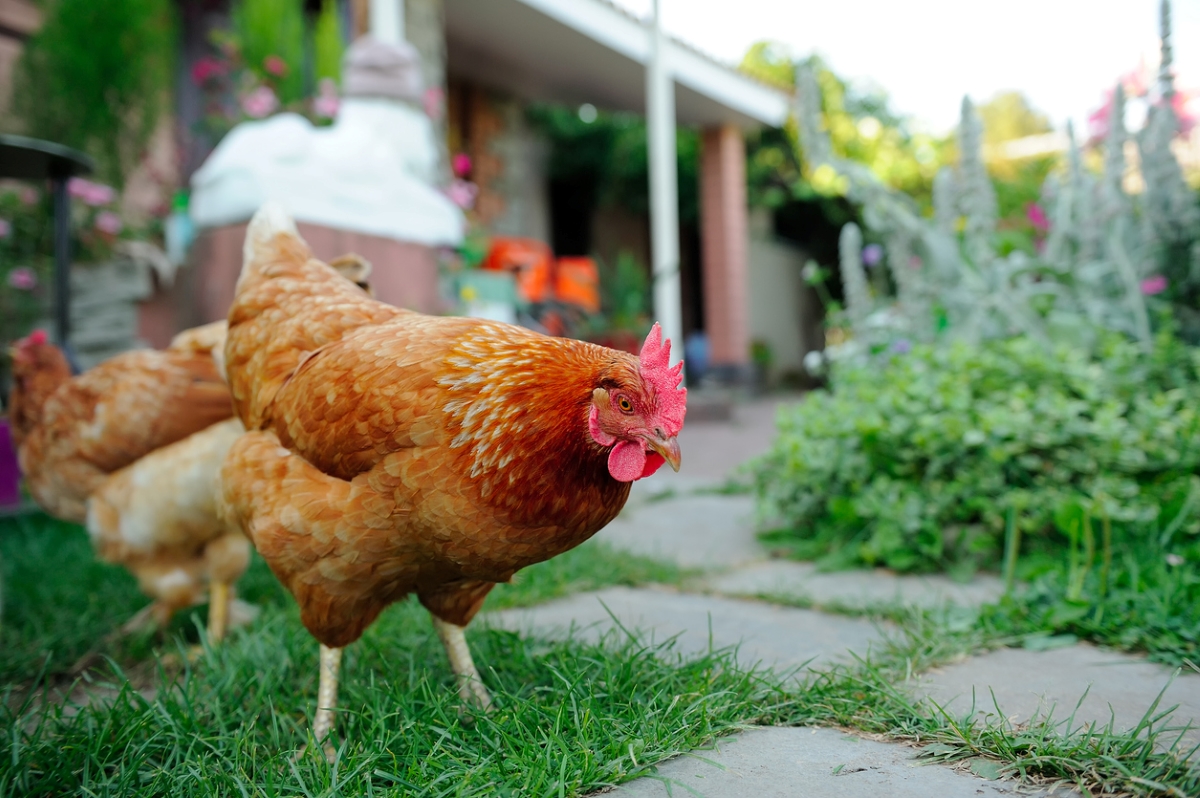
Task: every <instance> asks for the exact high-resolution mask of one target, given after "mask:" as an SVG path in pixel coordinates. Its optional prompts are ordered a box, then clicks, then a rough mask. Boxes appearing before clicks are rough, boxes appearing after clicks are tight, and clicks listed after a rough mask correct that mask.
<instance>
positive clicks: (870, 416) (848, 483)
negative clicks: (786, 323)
mask: <svg viewBox="0 0 1200 798" xmlns="http://www.w3.org/2000/svg"><path fill="white" fill-rule="evenodd" d="M1198 368H1200V357H1198V354H1197V350H1192V349H1189V348H1188V347H1185V346H1183V345H1181V344H1179V343H1176V342H1174V341H1173V340H1172V339H1171V338H1170V337H1169V336H1167V335H1165V334H1164V335H1163V336H1160V338H1159V339H1158V341H1157V343H1156V347H1155V349H1154V351H1153V353H1152V354H1151V355H1145V354H1142V353H1141V352H1140V351H1139V350H1138V348H1137V347H1135V346H1134V345H1133V344H1131V343H1129V342H1127V341H1126V340H1123V339H1118V338H1116V337H1113V338H1109V339H1106V340H1105V342H1104V343H1103V344H1102V345H1101V347H1100V348H1099V351H1098V352H1097V354H1095V355H1094V356H1093V355H1088V354H1085V353H1082V352H1080V351H1077V350H1072V349H1069V348H1063V347H1060V348H1052V347H1049V346H1047V345H1045V344H1041V343H1038V342H1036V341H1034V340H1032V339H1029V338H1015V339H1010V340H1005V341H993V342H990V343H986V344H983V345H978V346H972V345H968V344H956V345H953V346H948V347H947V346H943V347H942V348H937V347H932V346H920V347H916V348H914V349H912V351H911V352H908V353H906V354H903V355H899V356H896V357H893V358H892V360H891V361H890V362H889V363H887V364H886V365H884V366H882V367H878V368H875V367H872V368H864V367H859V368H850V367H845V368H843V369H841V370H837V371H835V373H834V378H833V388H832V391H831V392H824V391H822V392H816V393H813V394H811V395H810V396H808V397H807V398H806V399H805V401H803V402H802V403H801V404H800V405H798V406H796V407H794V408H788V409H785V410H783V411H781V413H780V417H779V437H778V440H777V441H776V442H775V444H774V446H773V447H772V449H771V450H770V451H769V452H768V453H767V454H766V455H765V456H763V457H762V458H761V459H760V460H758V461H757V462H756V463H755V464H754V465H753V471H754V483H755V488H756V492H757V495H758V499H759V503H760V512H761V513H762V514H763V515H764V516H765V517H766V518H769V519H772V520H773V521H776V522H778V523H779V524H780V528H779V529H778V530H777V531H775V532H773V533H771V534H769V535H768V537H769V539H771V540H772V541H773V542H774V543H776V544H777V545H779V546H781V547H783V548H786V549H788V550H789V551H790V552H791V553H793V554H795V555H797V556H801V557H805V558H818V557H824V558H826V561H827V562H829V563H830V564H845V565H848V564H852V563H867V564H878V565H887V566H889V567H891V568H895V569H897V570H902V571H909V570H933V569H948V570H955V569H963V570H971V569H974V568H977V567H980V566H984V565H986V566H990V567H995V566H997V565H998V562H999V558H1000V552H1001V549H1002V547H1003V541H1004V528H1005V521H1006V517H1007V515H1008V514H1009V513H1010V512H1011V513H1012V514H1013V516H1014V518H1015V519H1016V523H1017V524H1018V526H1019V527H1020V530H1021V532H1022V534H1023V538H1024V540H1025V542H1026V546H1027V547H1033V548H1037V547H1039V546H1042V547H1045V546H1046V544H1047V543H1053V542H1054V541H1055V540H1056V538H1055V536H1056V535H1058V534H1060V533H1058V532H1056V531H1055V520H1056V513H1058V515H1059V516H1060V517H1061V515H1062V512H1063V511H1064V508H1068V507H1071V506H1079V503H1080V502H1084V503H1086V504H1087V506H1088V507H1090V508H1096V509H1095V512H1096V513H1097V514H1105V515H1107V516H1108V517H1110V518H1111V519H1112V521H1113V522H1114V523H1116V524H1117V526H1118V528H1119V529H1120V530H1122V531H1123V532H1124V531H1128V532H1130V533H1131V534H1137V533H1138V530H1143V529H1149V528H1150V525H1151V524H1152V522H1155V521H1156V520H1157V516H1158V514H1159V511H1160V508H1161V507H1162V506H1163V505H1164V504H1166V503H1169V502H1173V501H1174V502H1177V501H1178V499H1179V496H1180V495H1181V494H1186V493H1187V491H1188V482H1187V477H1188V474H1190V473H1192V472H1193V471H1194V470H1195V469H1196V466H1197V465H1198V464H1200V419H1198V418H1197V414H1196V408H1197V407H1200V380H1198ZM1142 534H1146V532H1142ZM1058 540H1059V541H1061V538H1058Z"/></svg>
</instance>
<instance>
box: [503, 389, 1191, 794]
mask: <svg viewBox="0 0 1200 798" xmlns="http://www.w3.org/2000/svg"><path fill="white" fill-rule="evenodd" d="M778 404H779V402H778V401H772V400H768V401H757V402H753V403H748V404H743V405H739V406H738V407H736V408H735V411H734V418H733V421H732V422H731V423H722V424H717V423H711V424H703V423H701V424H693V425H691V426H688V427H685V428H684V433H683V434H682V435H681V436H680V438H681V441H680V444H681V448H682V450H683V455H684V467H683V471H682V473H680V474H674V473H670V472H668V473H666V474H663V473H661V472H660V473H659V474H656V475H655V476H654V477H651V478H650V479H647V480H644V481H642V482H640V483H638V484H637V485H635V489H634V492H633V494H632V496H631V498H630V501H629V504H628V505H627V506H626V509H625V511H624V512H623V513H622V514H621V516H620V517H619V518H618V519H616V520H615V521H614V522H613V523H612V524H610V525H609V526H608V527H607V528H606V529H605V530H604V531H602V532H601V533H600V535H599V538H600V539H601V540H603V541H606V542H607V543H609V544H610V545H612V546H615V547H618V548H622V549H625V550H627V551H630V552H633V553H638V554H643V555H649V556H654V557H660V558H664V559H670V560H672V561H674V562H676V563H678V564H679V565H681V566H683V567H686V568H690V569H696V570H697V571H700V572H701V575H700V576H698V577H697V578H695V579H693V580H691V581H689V582H688V583H687V584H686V585H685V590H684V591H682V592H681V591H677V590H668V589H659V588H637V589H633V588H609V589H606V590H602V591H598V592H594V593H585V594H578V595H575V596H570V597H568V598H565V599H562V600H560V601H555V602H551V603H549V604H544V605H541V606H538V607H532V608H528V609H521V610H507V611H503V612H498V613H493V614H490V615H489V616H487V621H486V622H488V623H492V624H496V625H499V626H503V627H505V628H510V629H518V630H526V631H532V630H537V631H538V632H539V633H541V634H566V633H574V634H576V635H579V636H581V637H583V638H585V639H586V638H591V639H595V638H596V637H597V636H598V635H600V634H602V633H603V632H604V631H605V630H607V629H611V628H612V627H613V625H614V619H615V620H616V621H618V622H619V623H620V624H621V625H622V626H624V627H625V628H626V629H630V630H638V631H639V632H641V633H643V634H645V635H646V636H647V637H648V638H649V639H651V640H656V641H662V640H666V639H668V638H674V640H675V646H676V649H677V650H678V651H679V652H681V653H684V654H687V653H694V652H702V651H705V650H707V648H708V647H709V645H712V646H713V647H714V648H723V647H727V646H737V647H738V659H739V661H740V662H742V663H744V664H747V665H748V664H755V663H758V664H762V665H764V666H767V667H772V668H776V669H780V670H785V671H790V670H794V669H796V668H800V667H819V666H820V665H822V664H827V663H830V662H833V661H836V660H839V659H844V658H846V657H848V656H850V655H851V652H853V653H856V654H859V655H863V654H866V653H867V652H868V651H869V650H870V647H871V646H872V645H873V644H874V645H877V644H878V642H879V641H880V639H881V638H882V637H883V636H884V635H885V634H886V632H887V627H886V625H885V624H876V623H872V622H870V621H867V620H864V619H862V618H855V617H849V616H846V615H844V614H843V615H839V614H831V613H826V612H820V611H816V610H810V609H798V608H796V607H788V606H778V605H776V604H772V603H769V602H768V601H765V600H762V599H764V598H775V599H778V600H780V601H781V602H782V603H785V604H809V605H811V606H813V607H822V606H824V607H831V606H839V605H840V606H841V607H858V608H869V607H872V606H879V605H881V604H889V605H894V604H895V603H897V602H899V603H910V604H916V605H920V606H935V605H942V604H945V603H947V602H952V603H954V604H958V605H962V606H977V605H979V604H981V603H983V602H986V601H990V600H994V599H995V598H996V597H997V596H999V595H1000V593H1001V590H1002V586H1001V585H1000V583H999V580H997V579H994V578H988V577H981V578H978V579H976V580H975V581H973V582H972V583H970V584H965V585H964V584H958V583H955V582H953V581H951V580H949V579H946V578H944V577H911V576H899V575H895V574H890V573H887V572H884V571H879V570H876V571H858V572H843V573H834V574H823V573H819V572H817V570H816V569H815V568H813V567H812V566H811V565H808V564H804V563H794V562H782V561H771V560H769V559H768V558H767V552H766V551H765V550H764V549H763V547H762V546H761V545H760V544H759V542H758V540H757V539H756V538H755V536H754V520H753V502H752V500H751V499H750V497H749V496H746V495H727V494H722V493H719V492H717V489H718V488H719V487H721V486H722V485H725V484H726V482H727V480H728V479H729V478H730V476H732V475H733V468H734V467H736V466H737V465H738V464H739V463H740V462H742V461H743V460H744V459H745V458H747V457H749V456H753V455H754V454H757V453H759V452H761V451H762V450H764V449H765V448H766V447H767V445H768V444H769V442H770V440H771V436H772V430H773V421H772V420H773V418H774V415H775V411H776V408H777V406H778ZM1172 673H1173V670H1172V669H1170V668H1166V667H1164V666H1161V665H1157V664H1154V663H1150V662H1148V661H1146V660H1145V659H1144V658H1141V657H1136V656H1130V655H1125V654H1120V653H1116V652H1109V651H1103V650H1100V649H1097V648H1095V647H1092V646H1088V645H1082V644H1081V645H1076V646H1072V647H1069V648H1062V649H1056V650H1050V651H1028V650H1016V649H1007V650H1002V651H996V652H992V653H989V654H984V655H981V656H975V657H970V658H967V659H965V660H964V661H963V662H960V663H956V664H953V665H950V666H947V667H943V668H939V669H935V670H933V671H931V672H929V673H926V674H922V675H920V676H918V677H916V678H914V680H913V682H912V689H913V690H914V693H915V694H916V695H918V696H924V697H928V698H930V699H932V700H934V701H936V702H938V703H939V704H944V705H946V706H947V707H948V708H950V709H951V710H952V711H954V712H956V713H959V714H961V715H965V714H967V713H969V712H970V709H971V700H972V695H973V694H974V696H975V701H976V707H977V710H978V711H980V712H982V713H983V714H984V715H987V714H989V713H990V714H992V715H993V716H995V715H996V711H995V708H994V706H993V703H992V694H993V693H994V694H995V696H996V700H997V702H998V703H999V705H1000V707H1001V710H1002V714H1003V716H1004V717H1005V718H1007V719H1008V720H1010V721H1013V722H1023V721H1026V720H1028V719H1029V718H1030V716H1031V715H1032V714H1033V713H1034V712H1039V711H1040V712H1042V713H1043V714H1044V713H1045V712H1046V711H1047V710H1048V709H1049V708H1050V707H1051V706H1054V707H1055V708H1054V714H1053V717H1054V718H1056V719H1065V718H1066V717H1067V716H1068V715H1070V713H1071V711H1072V710H1073V709H1074V707H1075V704H1076V702H1077V701H1078V700H1079V698H1080V697H1081V696H1082V695H1083V694H1084V692H1085V691H1087V690H1088V689H1089V686H1090V692H1089V693H1088V698H1087V700H1086V701H1085V703H1084V704H1083V705H1082V707H1081V708H1080V711H1079V712H1078V713H1077V715H1076V718H1075V725H1076V726H1078V725H1079V724H1080V723H1081V722H1084V721H1092V720H1098V721H1102V722H1107V721H1108V718H1109V707H1110V706H1111V708H1112V713H1113V715H1114V716H1115V719H1116V726H1117V727H1118V728H1119V729H1130V728H1133V727H1135V726H1136V724H1137V723H1138V721H1139V720H1140V719H1141V717H1142V715H1143V713H1144V712H1145V711H1146V709H1147V708H1148V707H1149V706H1150V703H1151V702H1152V701H1153V700H1154V698H1155V696H1157V694H1158V692H1159V691H1160V690H1162V689H1163V687H1164V686H1166V685H1167V683H1168V681H1169V680H1170V678H1171V675H1172ZM1174 704H1178V705H1179V709H1178V710H1177V711H1176V712H1175V714H1174V715H1173V716H1172V723H1173V724H1174V725H1184V724H1186V723H1188V722H1192V723H1193V724H1194V725H1196V726H1198V727H1200V674H1195V673H1188V674H1182V675H1180V676H1179V677H1178V678H1177V679H1176V680H1175V682H1174V684H1172V686H1171V688H1170V689H1169V690H1168V692H1167V694H1166V696H1165V697H1164V700H1163V703H1162V705H1161V706H1160V708H1159V709H1160V711H1161V710H1165V709H1167V708H1169V707H1171V706H1172V705H1174ZM1189 735H1190V736H1189V737H1188V739H1189V740H1191V741H1192V742H1193V744H1194V743H1196V742H1200V732H1197V731H1195V730H1193V731H1192V732H1190V733H1189ZM917 753H918V752H917V750H916V749H913V748H911V747H907V746H903V745H899V744H894V743H881V742H871V741H867V740H862V739H859V738H856V737H853V736H849V735H846V734H843V733H841V732H838V731H835V730H830V729H803V728H802V729H797V728H763V729H755V730H751V731H747V732H745V733H743V734H740V735H736V736H734V737H731V738H727V739H724V740H721V741H719V743H718V745H717V746H716V748H715V749H714V750H712V751H698V752H693V753H692V754H689V755H685V756H681V757H678V758H676V759H674V760H672V761H670V762H667V763H665V764H664V765H662V766H660V768H659V769H658V773H657V776H654V777H647V778H643V779H639V780H637V781H634V782H631V783H629V784H627V785H624V786H622V787H621V788H620V789H618V790H617V791H616V793H615V794H617V795H623V796H667V795H689V796H696V795H704V796H709V798H726V797H731V796H743V795H753V796H756V798H767V796H794V795H804V796H806V798H826V796H828V797H829V798H868V797H870V798H874V797H875V796H879V795H888V796H892V797H893V798H906V797H907V796H914V798H915V797H916V796H946V797H947V798H957V797H958V796H984V797H985V798H988V797H990V796H1002V795H1014V794H1021V795H1037V796H1043V797H1045V796H1050V795H1051V793H1050V792H1047V791H1046V790H1044V789H1042V790H1039V789H1036V788H1030V787H1024V788H1018V787H1017V786H1016V785H1015V784H1014V783H1013V782H1003V781H1001V782H997V781H987V780H985V779H982V778H980V777H979V776H976V775H974V774H973V773H971V772H969V771H967V770H965V769H964V768H951V767H947V766H943V765H936V764H932V765H930V764H925V763H924V762H923V761H921V760H918V759H917V758H916V755H917ZM1054 795H1055V796H1056V798H1057V796H1068V795H1075V793H1074V792H1072V791H1059V792H1057V793H1054Z"/></svg>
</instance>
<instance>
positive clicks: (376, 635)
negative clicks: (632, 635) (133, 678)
mask: <svg viewBox="0 0 1200 798" xmlns="http://www.w3.org/2000/svg"><path fill="white" fill-rule="evenodd" d="M265 616H266V617H265V618H263V619H262V620H261V621H260V622H259V624H258V625H257V626H256V627H255V628H254V629H253V630H252V631H251V632H250V633H244V634H239V635H236V636H235V637H233V638H232V639H231V640H230V641H229V644H228V645H226V646H225V647H223V648H221V649H219V650H217V651H212V652H210V653H209V654H208V656H207V657H206V658H205V659H204V660H203V661H201V662H200V663H199V664H198V665H197V666H196V667H195V669H190V670H187V671H185V672H184V673H183V674H182V675H181V676H180V677H179V678H178V679H177V681H176V688H175V689H172V690H162V691H160V692H159V694H158V696H157V698H156V699H155V700H154V701H146V700H144V699H143V698H141V697H140V696H139V695H138V694H137V693H135V692H133V691H132V690H131V689H130V688H129V687H128V686H125V687H123V688H122V689H121V692H120V693H119V695H118V696H117V697H116V698H115V699H114V700H112V701H111V702H107V703H103V704H92V705H90V706H88V707H85V708H84V709H82V710H81V711H80V712H79V713H78V714H77V715H75V716H73V717H67V716H66V715H65V714H64V713H63V712H62V711H61V710H60V709H59V708H58V707H57V706H54V707H52V708H51V710H50V711H49V712H47V713H43V714H40V715H39V714H38V713H37V712H36V711H35V710H34V708H33V707H32V706H25V707H23V708H17V709H16V710H15V711H13V712H12V713H11V714H9V715H8V716H7V717H5V718H4V719H3V721H2V722H0V726H2V727H4V728H5V729H6V733H5V734H4V735H3V737H4V739H3V741H0V763H3V764H2V765H0V794H6V793H8V794H12V793H16V794H66V793H78V792H80V791H86V792H87V793H88V794H97V795H99V794H108V795H132V794H143V795H173V796H174V795H180V796H183V795H238V794H248V795H284V794H286V795H295V794H308V795H329V794H350V795H371V794H380V795H408V794H419V795H429V796H435V795H437V796H440V795H454V796H472V795H481V796H482V795H564V796H566V795H578V794H581V793H584V792H588V791H591V790H595V789H599V788H602V787H604V786H607V785H609V784H613V783H616V782H619V781H623V780H626V779H628V778H630V777H633V776H636V775H638V774H641V773H645V772H647V770H648V769H649V768H650V767H651V766H652V765H653V764H654V763H656V762H658V761H661V760H662V759H664V758H666V757H669V756H671V755H672V754H674V753H677V752H680V751H685V750H690V749H692V748H695V747H697V746H701V745H704V744H705V743H707V742H709V741H711V740H712V739H713V738H714V737H716V736H718V735H721V734H726V733H728V732H730V731H732V730H734V729H736V728H739V727H740V726H741V725H743V724H746V723H753V722H770V721H773V720H776V719H777V718H778V716H779V715H780V713H781V712H783V711H784V710H785V709H786V706H787V704H788V701H789V700H790V699H789V697H788V696H787V695H786V694H785V693H783V692H782V691H780V690H779V689H778V688H777V686H775V685H774V684H773V683H772V682H771V681H766V680H763V679H761V678H759V677H758V676H755V675H754V674H751V673H747V672H745V671H742V670H739V669H738V668H737V667H736V666H735V665H734V663H733V660H732V657H731V655H730V654H729V652H717V653H713V654H709V655H704V656H700V657H695V658H690V659H686V660H684V659H680V658H678V657H673V656H671V653H670V652H669V651H668V650H666V649H663V648H648V647H645V646H643V645H641V644H640V643H638V642H636V641H631V640H628V639H625V638H623V637H621V636H618V635H615V634H614V635H612V636H610V637H609V638H608V640H607V641H606V642H605V644H604V645H585V644H581V643H571V642H546V641H539V640H536V639H525V638H522V637H519V636H518V635H516V634H513V633H509V632H503V631H497V630H489V629H482V628H481V629H478V630H474V629H473V630H472V631H471V632H470V633H469V637H470V640H471V644H472V647H473V649H474V651H475V656H476V660H477V662H478V663H479V665H480V667H481V669H482V671H483V674H484V679H485V681H486V682H487V684H488V686H489V688H490V689H491V690H492V693H493V696H494V697H495V699H496V703H497V705H498V707H499V710H498V711H497V712H495V713H493V714H490V715H484V716H472V717H463V716H460V713H459V703H458V699H457V695H456V692H455V690H454V685H453V680H452V678H451V676H450V671H449V667H448V665H447V663H446V661H445V657H444V654H443V652H442V648H441V646H440V644H439V643H438V642H437V640H436V638H435V637H434V635H433V634H432V631H431V627H430V624H429V621H428V616H427V615H426V614H425V613H424V611H423V610H422V609H421V608H420V607H418V606H416V605H415V604H412V603H407V604H402V605H398V606H396V607H393V608H391V609H389V610H388V611H387V612H386V613H385V614H384V616H383V617H382V618H381V619H380V621H379V622H378V623H376V624H375V625H374V626H373V627H372V628H371V629H370V630H369V631H368V633H367V634H366V635H365V636H364V638H363V639H362V641H360V642H359V643H357V644H355V645H354V646H352V647H350V648H349V649H348V650H347V661H346V663H345V669H344V671H343V676H342V688H343V689H342V695H341V703H342V707H343V710H344V711H342V712H341V713H340V714H339V726H338V732H339V735H340V738H341V740H342V741H343V742H342V749H341V754H340V759H339V762H338V764H337V765H336V766H335V767H332V768H331V767H330V766H328V765H326V763H325V762H324V760H323V759H322V758H320V756H319V755H316V754H315V753H314V754H313V755H311V756H307V757H305V758H304V759H302V760H301V761H299V762H296V763H293V761H292V756H293V754H294V753H295V751H296V749H297V748H298V747H299V746H300V745H301V744H302V743H303V742H304V740H305V734H306V730H307V726H308V722H309V718H310V716H311V713H312V710H313V707H314V704H315V693H316V676H317V660H316V648H317V647H316V645H315V643H314V641H313V640H312V639H311V638H310V637H309V636H308V634H307V633H306V632H305V631H304V630H303V629H302V628H300V626H299V624H298V622H297V619H296V617H295V613H294V612H293V611H291V610H284V609H278V608H272V609H271V610H270V611H269V612H267V613H265ZM118 684H120V682H119V680H118Z"/></svg>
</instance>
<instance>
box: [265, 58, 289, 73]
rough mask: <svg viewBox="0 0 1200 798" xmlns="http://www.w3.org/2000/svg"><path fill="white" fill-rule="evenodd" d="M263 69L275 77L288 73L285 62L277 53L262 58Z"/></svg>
mask: <svg viewBox="0 0 1200 798" xmlns="http://www.w3.org/2000/svg"><path fill="white" fill-rule="evenodd" d="M263 69H265V70H267V72H268V73H269V74H272V75H274V76H275V77H277V78H281V77H283V76H284V75H286V74H287V73H288V65H287V62H286V61H284V60H283V59H282V58H280V57H279V56H277V55H269V56H267V57H266V58H264V59H263Z"/></svg>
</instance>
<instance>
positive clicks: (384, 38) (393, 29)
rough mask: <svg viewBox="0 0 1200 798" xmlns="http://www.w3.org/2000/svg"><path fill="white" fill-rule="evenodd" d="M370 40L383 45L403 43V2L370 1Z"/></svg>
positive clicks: (394, 0)
mask: <svg viewBox="0 0 1200 798" xmlns="http://www.w3.org/2000/svg"><path fill="white" fill-rule="evenodd" d="M370 22H371V25H370V30H371V38H373V39H377V40H378V41H381V42H384V43H385V44H401V43H403V42H404V0H371V20H370Z"/></svg>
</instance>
